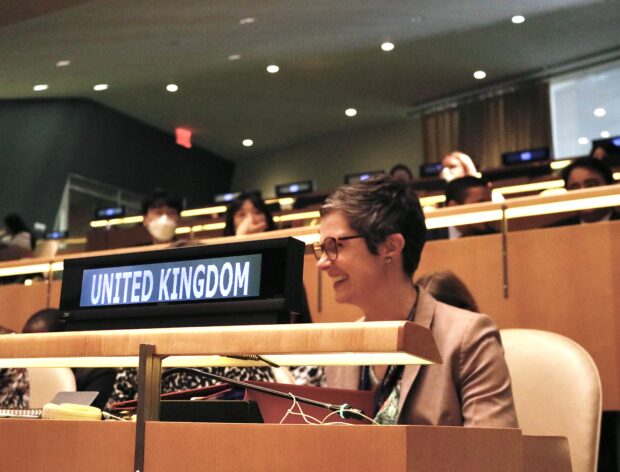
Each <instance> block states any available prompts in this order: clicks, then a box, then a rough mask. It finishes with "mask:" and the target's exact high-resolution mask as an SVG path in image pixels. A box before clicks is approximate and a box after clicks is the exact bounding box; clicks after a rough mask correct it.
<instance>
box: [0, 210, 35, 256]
mask: <svg viewBox="0 0 620 472" xmlns="http://www.w3.org/2000/svg"><path fill="white" fill-rule="evenodd" d="M4 228H5V234H4V236H3V237H2V240H1V242H0V260H3V261H6V260H11V259H21V258H22V257H30V256H32V251H33V250H34V247H35V245H36V238H35V236H34V233H33V232H32V231H31V230H30V228H28V225H27V224H26V223H25V222H24V220H23V219H22V217H21V216H19V215H18V214H16V213H11V214H9V215H7V216H6V217H5V218H4Z"/></svg>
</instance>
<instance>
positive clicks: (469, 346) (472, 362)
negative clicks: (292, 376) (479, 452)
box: [325, 288, 518, 428]
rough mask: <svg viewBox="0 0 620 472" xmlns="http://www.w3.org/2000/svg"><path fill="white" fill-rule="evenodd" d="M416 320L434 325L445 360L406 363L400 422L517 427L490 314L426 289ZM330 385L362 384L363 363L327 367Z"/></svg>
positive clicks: (354, 386) (497, 337)
mask: <svg viewBox="0 0 620 472" xmlns="http://www.w3.org/2000/svg"><path fill="white" fill-rule="evenodd" d="M414 321H415V322H416V323H418V324H420V325H422V326H425V327H427V328H430V330H431V332H432V334H433V337H434V339H435V342H436V343H437V347H438V349H439V353H440V354H441V358H442V364H435V365H428V366H418V365H408V366H406V367H405V369H404V372H403V377H402V383H401V398H400V407H401V411H400V417H399V423H403V424H425V425H445V426H461V425H462V426H476V427H502V428H516V427H518V424H517V415H516V413H515V408H514V403H513V399H512V390H511V387H510V375H509V373H508V367H507V366H506V361H505V360H504V351H503V349H502V346H501V341H500V337H499V332H498V330H497V327H496V326H495V323H494V322H493V321H492V320H491V319H490V318H489V317H488V316H486V315H481V314H479V313H472V312H470V311H466V310H461V309H460V308H455V307H452V306H450V305H446V304H444V303H441V302H438V301H437V300H435V299H434V298H433V297H432V296H431V295H430V294H429V293H428V292H426V291H425V290H424V289H422V288H420V292H419V299H418V307H417V310H416V314H415V317H414ZM325 371H326V376H327V386H328V387H340V388H353V389H355V388H358V384H359V377H360V368H359V367H326V368H325Z"/></svg>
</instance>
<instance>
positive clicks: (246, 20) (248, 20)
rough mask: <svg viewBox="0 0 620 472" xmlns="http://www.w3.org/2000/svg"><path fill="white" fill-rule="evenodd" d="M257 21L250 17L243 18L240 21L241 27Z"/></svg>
mask: <svg viewBox="0 0 620 472" xmlns="http://www.w3.org/2000/svg"><path fill="white" fill-rule="evenodd" d="M255 21H256V18H252V17H248V18H242V19H240V20H239V24H240V25H249V24H251V23H254V22H255Z"/></svg>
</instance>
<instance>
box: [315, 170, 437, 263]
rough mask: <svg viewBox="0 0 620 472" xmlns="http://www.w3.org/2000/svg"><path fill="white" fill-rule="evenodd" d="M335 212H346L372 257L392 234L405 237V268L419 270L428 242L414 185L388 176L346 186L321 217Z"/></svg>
mask: <svg viewBox="0 0 620 472" xmlns="http://www.w3.org/2000/svg"><path fill="white" fill-rule="evenodd" d="M333 211H342V212H343V213H344V215H345V216H346V217H347V220H348V222H349V225H351V228H353V229H354V230H355V231H356V232H357V233H358V234H360V235H361V236H364V239H365V240H366V246H367V247H368V250H369V251H370V252H371V253H372V254H377V252H378V251H377V246H378V245H379V244H381V243H382V242H384V241H385V239H386V238H387V237H388V236H389V235H390V234H395V233H400V234H402V235H403V237H404V238H405V247H404V248H403V269H404V271H405V272H406V273H407V274H409V275H412V274H413V273H414V272H415V270H416V269H417V268H418V264H419V263H420V256H421V254H422V249H423V248H424V243H425V242H426V224H425V221H424V212H423V211H422V207H421V206H420V200H419V199H418V195H417V194H416V192H415V190H414V189H413V187H412V186H411V184H407V183H405V182H402V181H399V180H396V179H393V178H392V177H390V176H387V175H385V176H381V177H378V178H375V179H370V180H366V181H363V182H358V183H355V184H352V185H344V186H342V187H339V188H338V189H336V190H335V191H334V192H333V193H332V194H331V195H330V196H329V197H327V200H326V201H325V204H324V205H323V206H322V207H321V216H326V215H328V214H329V213H331V212H333Z"/></svg>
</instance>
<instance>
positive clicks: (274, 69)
mask: <svg viewBox="0 0 620 472" xmlns="http://www.w3.org/2000/svg"><path fill="white" fill-rule="evenodd" d="M279 70H280V68H279V67H278V66H276V65H275V64H271V65H269V66H267V72H269V73H270V74H275V73H276V72H278V71H279Z"/></svg>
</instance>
